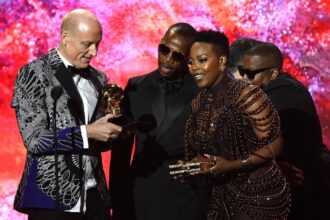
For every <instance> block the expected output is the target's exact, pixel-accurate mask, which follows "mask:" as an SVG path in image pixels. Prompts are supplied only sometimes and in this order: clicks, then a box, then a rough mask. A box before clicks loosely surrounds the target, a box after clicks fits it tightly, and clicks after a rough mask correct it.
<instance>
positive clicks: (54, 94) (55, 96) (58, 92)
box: [50, 86, 63, 100]
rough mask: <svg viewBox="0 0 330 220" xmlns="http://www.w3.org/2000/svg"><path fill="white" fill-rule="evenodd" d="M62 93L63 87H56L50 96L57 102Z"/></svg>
mask: <svg viewBox="0 0 330 220" xmlns="http://www.w3.org/2000/svg"><path fill="white" fill-rule="evenodd" d="M62 93H63V88H62V86H54V87H53V88H52V90H51V91H50V96H51V97H52V99H54V100H57V99H58V98H59V97H61V95H62Z"/></svg>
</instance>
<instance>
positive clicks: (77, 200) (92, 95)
mask: <svg viewBox="0 0 330 220" xmlns="http://www.w3.org/2000/svg"><path fill="white" fill-rule="evenodd" d="M101 40H102V27H101V24H100V22H99V21H98V19H97V18H96V17H95V15H94V14H93V13H91V12H90V11H87V10H83V9H77V10H73V11H71V12H70V13H68V14H67V15H66V16H65V17H64V19H63V22H62V26H61V44H60V45H59V46H58V47H56V48H54V49H52V50H50V51H49V52H48V53H47V54H46V55H44V56H43V57H41V58H38V59H36V60H34V61H32V62H31V63H29V64H27V65H25V66H23V67H22V68H21V69H20V70H19V73H18V76H17V79H16V83H15V90H14V95H13V99H12V103H11V106H12V107H13V108H14V109H15V111H16V117H17V122H18V126H19V129H20V133H21V135H22V139H23V142H24V145H25V147H26V149H27V157H26V165H25V168H24V172H23V176H22V180H21V182H20V184H19V187H18V191H17V194H16V197H15V204H14V208H15V209H16V210H17V211H20V212H23V213H27V214H28V215H29V219H31V220H35V219H48V220H49V219H61V220H63V219H97V220H100V219H109V195H108V193H107V187H106V181H105V178H104V173H103V170H102V160H101V154H100V152H101V151H102V150H107V149H109V146H108V145H109V141H112V140H115V139H117V138H118V136H119V134H120V133H121V131H122V128H121V127H120V126H117V125H115V124H112V123H109V122H108V120H109V119H110V118H112V117H113V115H104V109H103V108H104V107H103V106H104V105H103V103H102V99H101V90H102V88H103V86H104V85H105V84H106V83H107V78H106V76H105V74H103V73H101V72H99V71H98V70H96V69H95V68H93V67H92V66H91V65H90V62H91V60H92V59H93V58H94V57H95V56H96V55H97V50H98V46H99V44H100V42H101ZM55 103H56V105H55ZM54 106H56V110H55V112H56V114H55V115H56V118H55V115H54V113H53V111H54ZM54 126H55V127H56V130H55V129H53V128H54ZM55 133H56V135H54V134H55ZM55 139H57V140H58V141H57V144H56V145H54V144H53V143H54V140H55Z"/></svg>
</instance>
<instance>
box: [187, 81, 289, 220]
mask: <svg viewBox="0 0 330 220" xmlns="http://www.w3.org/2000/svg"><path fill="white" fill-rule="evenodd" d="M251 106H256V107H255V108H252V109H253V111H247V109H249V110H251V108H249V107H251ZM265 111H266V113H267V114H266V116H265V114H263V115H264V116H263V117H260V113H261V112H263V113H265ZM258 116H259V117H258ZM255 131H259V133H263V134H264V135H262V137H260V135H257V134H256V132H255ZM279 133H280V122H279V117H278V114H277V112H276V111H275V110H274V108H273V106H272V104H271V102H270V101H269V100H268V98H267V97H266V96H265V95H264V93H263V92H262V91H261V90H260V89H259V88H257V87H254V86H251V85H250V84H249V83H248V82H246V81H243V80H236V79H231V78H227V77H225V78H224V79H223V80H222V81H221V82H220V83H218V84H217V85H216V86H215V87H213V88H211V89H204V90H202V91H201V92H200V93H199V95H198V96H197V98H196V99H194V100H193V101H192V114H191V115H190V117H189V119H188V121H187V124H186V130H185V147H186V158H185V159H186V160H191V159H192V158H193V157H195V156H196V154H197V153H200V154H210V155H219V156H222V157H224V158H226V159H227V160H236V159H244V158H247V157H248V155H251V154H254V152H255V151H256V150H258V149H260V148H262V147H264V146H267V145H268V144H269V143H271V142H273V141H274V140H275V139H276V138H277V137H278V136H279ZM267 161H268V162H266V163H265V165H262V166H259V167H258V168H254V169H252V168H251V169H249V170H240V171H237V172H232V173H228V174H225V175H222V176H219V177H212V181H211V184H212V195H211V200H210V206H209V210H208V216H207V219H208V220H219V219H286V218H287V215H288V213H289V210H290V204H291V194H290V188H289V186H288V184H287V182H286V179H285V178H284V177H283V176H282V173H281V171H280V170H279V168H278V166H277V164H276V162H275V160H274V158H269V159H268V160H267Z"/></svg>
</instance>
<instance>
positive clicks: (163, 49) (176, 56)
mask: <svg viewBox="0 0 330 220" xmlns="http://www.w3.org/2000/svg"><path fill="white" fill-rule="evenodd" d="M158 52H159V53H160V54H161V55H163V56H166V55H168V54H169V53H171V52H172V58H173V60H174V61H176V62H182V61H184V60H185V56H184V55H183V54H182V53H180V52H177V51H171V49H170V48H169V47H168V46H166V45H165V44H159V45H158Z"/></svg>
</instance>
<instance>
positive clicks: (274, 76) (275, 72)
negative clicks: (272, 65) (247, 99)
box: [270, 68, 280, 80]
mask: <svg viewBox="0 0 330 220" xmlns="http://www.w3.org/2000/svg"><path fill="white" fill-rule="evenodd" d="M278 74H280V71H279V69H277V68H276V69H274V70H273V71H272V75H271V77H270V80H274V79H276V78H277V77H278Z"/></svg>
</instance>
